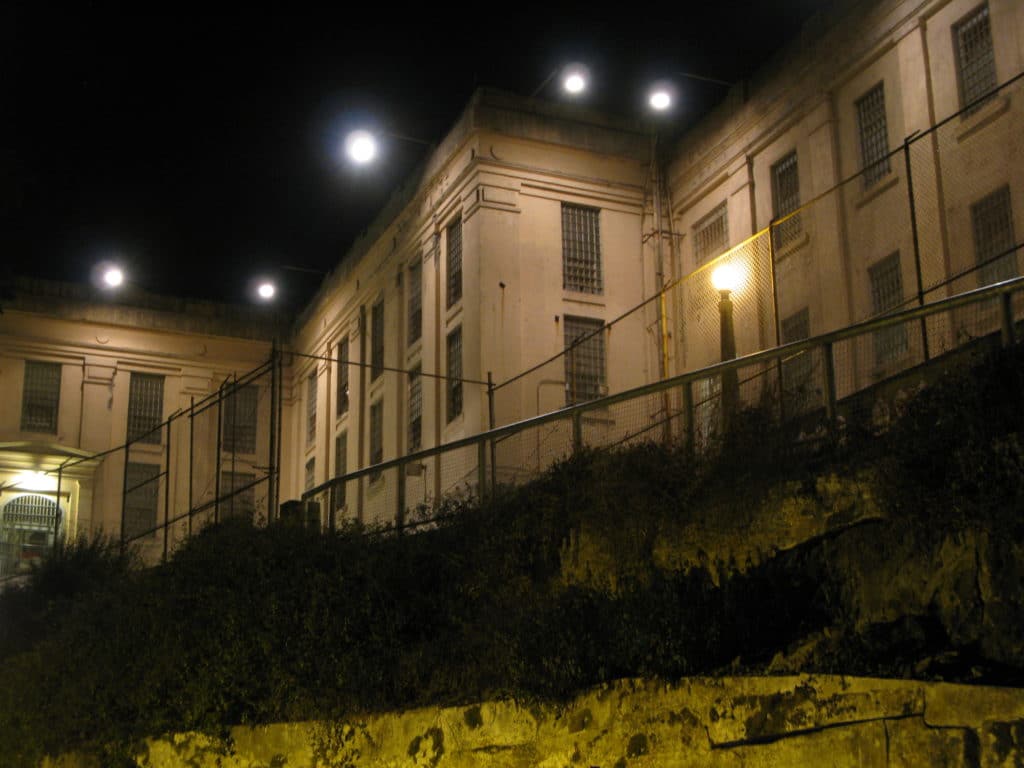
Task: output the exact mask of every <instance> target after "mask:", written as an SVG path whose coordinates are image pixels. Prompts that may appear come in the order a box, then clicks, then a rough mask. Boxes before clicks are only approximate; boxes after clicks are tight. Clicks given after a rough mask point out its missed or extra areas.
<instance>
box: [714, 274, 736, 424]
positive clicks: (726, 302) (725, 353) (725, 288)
mask: <svg viewBox="0 0 1024 768" xmlns="http://www.w3.org/2000/svg"><path fill="white" fill-rule="evenodd" d="M742 283H743V273H742V272H741V270H740V269H739V267H737V266H736V265H734V264H729V263H726V264H721V265H719V266H718V267H716V268H715V269H714V271H713V272H712V273H711V285H712V286H713V287H714V289H715V290H716V291H718V295H719V299H718V317H719V324H720V341H721V357H722V362H723V363H724V362H726V361H728V360H735V359H736V329H735V325H734V323H733V303H732V293H733V292H734V291H736V290H737V289H739V288H740V286H741V285H742ZM739 401H740V382H739V374H738V372H737V370H736V369H735V368H730V369H728V370H725V371H722V431H723V432H728V431H729V428H730V427H731V426H732V421H733V417H734V416H735V415H736V410H737V408H738V407H739Z"/></svg>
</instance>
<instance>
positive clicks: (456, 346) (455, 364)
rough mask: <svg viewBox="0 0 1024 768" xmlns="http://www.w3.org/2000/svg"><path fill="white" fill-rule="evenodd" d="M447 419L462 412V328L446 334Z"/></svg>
mask: <svg viewBox="0 0 1024 768" xmlns="http://www.w3.org/2000/svg"><path fill="white" fill-rule="evenodd" d="M447 350H448V357H447V360H448V381H447V384H448V387H447V391H448V397H447V401H448V421H449V422H451V421H452V420H454V419H455V417H456V416H458V415H459V414H460V413H462V328H461V327H459V328H456V329H455V330H454V331H452V332H451V333H449V334H448V344H447Z"/></svg>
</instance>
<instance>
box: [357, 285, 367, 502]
mask: <svg viewBox="0 0 1024 768" xmlns="http://www.w3.org/2000/svg"><path fill="white" fill-rule="evenodd" d="M357 406H358V409H359V410H358V413H359V419H358V427H357V432H358V442H357V444H358V446H359V447H358V449H357V451H356V453H357V456H356V466H357V467H359V468H360V469H362V468H363V467H365V466H366V305H365V304H360V305H359V403H358V404H357ZM365 485H366V478H365V477H360V478H359V480H358V481H357V482H356V505H357V509H356V517H357V519H358V520H359V522H363V488H364V486H365Z"/></svg>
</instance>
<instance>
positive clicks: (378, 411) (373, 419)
mask: <svg viewBox="0 0 1024 768" xmlns="http://www.w3.org/2000/svg"><path fill="white" fill-rule="evenodd" d="M382 461H384V403H383V401H381V400H378V401H377V402H376V403H373V404H372V405H371V406H370V464H380V463H381V462H382ZM379 477H380V472H374V473H373V474H371V475H370V480H376V479H377V478H379Z"/></svg>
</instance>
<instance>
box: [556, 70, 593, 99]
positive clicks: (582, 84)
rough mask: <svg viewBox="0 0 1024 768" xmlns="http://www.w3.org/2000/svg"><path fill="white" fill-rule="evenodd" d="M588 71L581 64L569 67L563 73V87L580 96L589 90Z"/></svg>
mask: <svg viewBox="0 0 1024 768" xmlns="http://www.w3.org/2000/svg"><path fill="white" fill-rule="evenodd" d="M588 80H589V78H588V77H587V71H586V69H584V68H583V67H581V66H579V65H573V66H571V67H567V68H566V70H565V72H564V73H562V88H563V90H565V92H566V93H568V94H569V95H570V96H578V95H580V94H581V93H583V92H584V91H585V90H587V81H588Z"/></svg>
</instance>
